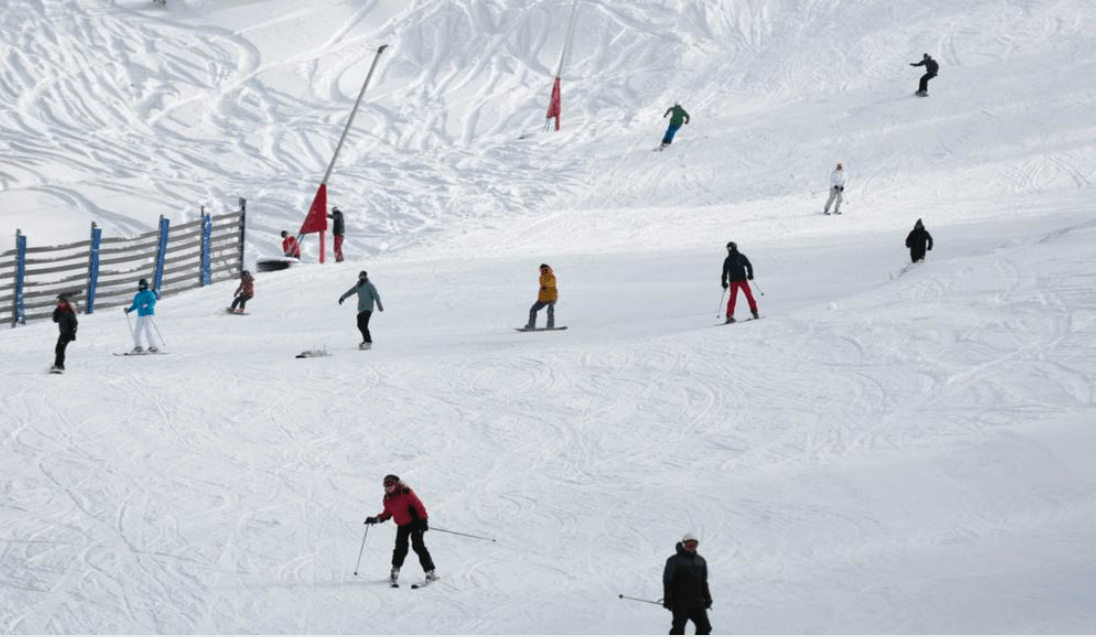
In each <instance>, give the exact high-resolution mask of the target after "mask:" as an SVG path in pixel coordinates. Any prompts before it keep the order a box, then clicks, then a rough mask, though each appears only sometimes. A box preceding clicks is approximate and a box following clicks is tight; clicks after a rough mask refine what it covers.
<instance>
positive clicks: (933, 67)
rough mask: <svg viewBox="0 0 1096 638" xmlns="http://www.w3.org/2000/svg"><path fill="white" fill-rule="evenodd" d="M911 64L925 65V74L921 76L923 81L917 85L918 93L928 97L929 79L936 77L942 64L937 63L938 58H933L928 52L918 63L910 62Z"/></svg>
mask: <svg viewBox="0 0 1096 638" xmlns="http://www.w3.org/2000/svg"><path fill="white" fill-rule="evenodd" d="M910 66H923V67H925V74H924V75H922V76H921V82H920V84H918V85H917V93H916V95H918V96H920V97H928V94H929V80H931V79H932V78H934V77H936V72H937V71H939V70H940V65H939V64H937V63H936V60H933V59H932V56H931V55H929V54H928V53H926V54H925V57H923V58H921V61H920V62H918V63H917V64H914V63H913V62H910Z"/></svg>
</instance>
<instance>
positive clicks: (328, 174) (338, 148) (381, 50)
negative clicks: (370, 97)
mask: <svg viewBox="0 0 1096 638" xmlns="http://www.w3.org/2000/svg"><path fill="white" fill-rule="evenodd" d="M387 48H388V45H387V44H382V45H381V46H380V48H378V49H377V55H376V57H374V58H373V65H372V66H370V67H369V75H367V76H365V82H364V83H363V84H362V90H361V91H359V92H358V99H357V101H355V102H354V110H352V111H350V118H349V119H348V120H347V121H346V128H345V129H343V133H342V137H340V138H339V144H338V145H337V146H336V147H335V154H334V155H332V156H331V163H330V164H328V165H327V172H326V173H324V175H323V181H322V182H320V183H321V184H326V183H327V180H328V178H330V177H331V171H332V170H333V169H334V168H335V160H336V159H337V158H338V157H339V151H341V150H342V145H343V142H345V141H346V136H347V134H348V133H350V126H351V125H352V124H353V123H354V116H355V115H357V114H358V106H360V105H361V103H362V98H363V97H365V89H366V87H368V86H369V80H371V79H373V71H375V70H376V69H377V62H379V61H380V59H381V54H382V53H384V50H385V49H387Z"/></svg>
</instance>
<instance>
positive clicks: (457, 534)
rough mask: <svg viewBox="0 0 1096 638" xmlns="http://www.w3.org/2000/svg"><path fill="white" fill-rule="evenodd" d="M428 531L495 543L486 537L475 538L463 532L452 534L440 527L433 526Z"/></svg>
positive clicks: (473, 535)
mask: <svg viewBox="0 0 1096 638" xmlns="http://www.w3.org/2000/svg"><path fill="white" fill-rule="evenodd" d="M430 529H432V530H434V531H435V532H445V533H446V534H453V535H454V536H467V537H468V538H478V539H479V540H481V541H491V542H492V543H494V542H496V541H495V539H493V538H487V537H486V536H476V535H475V534H465V533H464V532H453V531H450V530H447V529H442V528H440V527H434V526H433V525H431V526H430Z"/></svg>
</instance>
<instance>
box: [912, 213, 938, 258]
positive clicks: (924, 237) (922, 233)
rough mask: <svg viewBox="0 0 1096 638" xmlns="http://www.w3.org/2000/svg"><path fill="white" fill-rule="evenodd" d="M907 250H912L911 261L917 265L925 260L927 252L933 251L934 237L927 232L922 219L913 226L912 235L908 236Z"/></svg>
mask: <svg viewBox="0 0 1096 638" xmlns="http://www.w3.org/2000/svg"><path fill="white" fill-rule="evenodd" d="M906 248H909V249H910V260H911V261H912V262H913V263H915V264H916V263H917V262H919V261H921V260H922V259H924V258H925V251H926V250H932V235H930V234H929V231H927V230H925V225H924V224H922V223H921V220H920V219H918V220H917V223H916V224H914V225H913V230H911V231H910V234H909V235H906Z"/></svg>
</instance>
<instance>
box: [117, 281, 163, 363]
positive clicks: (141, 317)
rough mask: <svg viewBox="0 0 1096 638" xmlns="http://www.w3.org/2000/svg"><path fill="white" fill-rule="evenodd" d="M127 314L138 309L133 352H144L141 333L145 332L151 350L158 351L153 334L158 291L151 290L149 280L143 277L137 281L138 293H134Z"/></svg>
mask: <svg viewBox="0 0 1096 638" xmlns="http://www.w3.org/2000/svg"><path fill="white" fill-rule="evenodd" d="M125 310H126V314H127V315H128V314H129V313H131V312H133V311H134V310H136V311H137V327H136V328H134V330H133V352H144V349H143V348H141V334H142V333H144V335H145V341H147V342H148V351H149V352H158V351H159V348H157V347H156V340H155V339H154V338H153V336H152V321H153V319H152V317H153V315H155V314H156V291H154V290H149V288H148V280H147V279H142V280H141V281H139V282H138V283H137V294H136V295H133V303H132V304H130V306H129V308H126V309H125Z"/></svg>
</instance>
